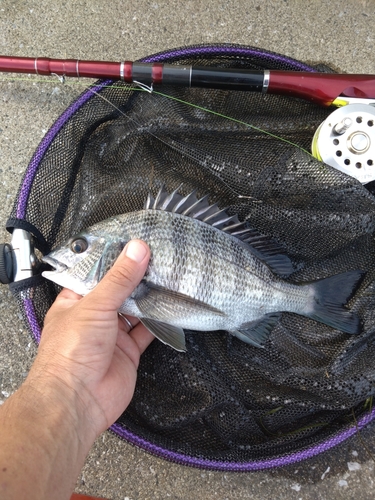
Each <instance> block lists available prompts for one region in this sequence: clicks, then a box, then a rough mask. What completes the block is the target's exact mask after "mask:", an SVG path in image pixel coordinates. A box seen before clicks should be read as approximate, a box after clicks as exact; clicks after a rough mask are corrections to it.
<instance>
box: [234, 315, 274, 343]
mask: <svg viewBox="0 0 375 500" xmlns="http://www.w3.org/2000/svg"><path fill="white" fill-rule="evenodd" d="M279 318H280V313H275V314H267V315H266V316H263V318H261V319H260V320H258V321H251V322H249V323H244V324H243V325H241V326H240V328H238V329H237V330H232V331H231V332H230V333H231V334H232V335H234V336H235V337H237V338H239V339H240V340H242V341H243V342H246V343H247V344H251V345H253V346H255V347H263V344H264V342H265V341H266V340H267V339H268V337H269V336H270V334H271V331H272V329H273V327H274V326H275V325H276V323H277V322H278V320H279Z"/></svg>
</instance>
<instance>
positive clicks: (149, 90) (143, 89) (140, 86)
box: [0, 75, 313, 158]
mask: <svg viewBox="0 0 375 500" xmlns="http://www.w3.org/2000/svg"><path fill="white" fill-rule="evenodd" d="M55 76H56V78H58V80H59V83H60V84H63V85H65V86H68V87H74V86H83V85H84V83H83V82H79V81H77V82H69V83H66V81H65V80H62V79H61V77H60V76H59V75H55ZM7 81H8V82H28V83H31V81H32V82H33V83H51V84H52V83H56V82H54V81H52V80H41V79H34V78H33V79H32V80H30V78H0V82H7ZM136 85H138V87H132V86H131V85H128V87H126V88H128V89H129V90H133V91H138V92H147V93H148V94H155V95H159V96H161V97H165V98H166V99H170V100H173V101H175V102H178V103H180V104H184V105H186V106H190V107H192V108H195V109H198V110H200V111H204V112H205V113H209V114H212V115H214V116H218V117H220V118H223V119H226V120H230V121H232V122H234V123H238V124H239V125H244V126H246V127H249V128H251V129H253V130H255V131H257V132H260V133H262V134H265V135H268V136H269V137H272V138H274V139H277V140H279V141H282V142H285V143H286V144H289V145H290V146H293V147H295V148H297V149H299V150H300V151H303V152H304V153H306V154H308V155H309V156H311V157H312V158H313V155H312V154H311V152H309V151H308V150H307V149H304V148H303V147H301V146H299V145H298V144H296V143H294V142H292V141H289V140H288V139H285V138H283V137H280V136H278V135H277V134H274V133H272V132H268V131H267V130H264V129H262V128H260V127H256V126H255V125H252V124H251V123H248V122H245V121H243V120H238V119H237V118H233V117H231V116H228V115H225V114H223V113H218V112H217V111H213V110H212V109H209V108H206V107H205V106H201V105H199V104H194V103H192V102H190V101H186V100H184V99H180V98H178V97H174V96H171V95H169V94H166V93H164V92H160V91H157V90H154V89H153V88H152V87H148V86H147V88H146V87H145V86H144V85H143V84H140V83H138V82H137V83H136ZM106 87H111V88H114V89H123V88H124V86H118V85H115V84H114V85H105V86H103V89H104V88H106ZM88 90H89V91H91V89H90V87H88ZM93 93H95V94H96V95H98V96H100V97H101V98H102V99H104V100H105V101H107V102H108V104H110V105H111V106H113V108H114V109H117V110H118V111H119V112H120V113H122V114H123V115H124V116H126V117H127V118H128V119H129V120H133V121H134V123H136V124H137V125H138V126H139V123H138V122H137V121H136V120H135V119H134V118H130V117H129V116H127V115H126V114H125V113H123V112H122V111H121V110H120V109H119V108H118V107H117V106H115V105H114V104H113V103H111V102H110V101H109V100H108V99H106V98H104V97H103V96H102V95H100V93H98V92H93ZM147 133H149V134H150V135H152V136H154V137H155V138H156V139H158V140H160V141H161V142H164V141H163V140H162V139H160V138H159V137H157V136H155V135H154V134H152V133H151V132H147ZM165 144H167V145H168V143H165ZM169 146H170V147H172V146H171V145H170V144H169Z"/></svg>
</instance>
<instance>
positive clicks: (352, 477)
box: [0, 0, 375, 500]
mask: <svg viewBox="0 0 375 500" xmlns="http://www.w3.org/2000/svg"><path fill="white" fill-rule="evenodd" d="M374 25H375V12H374V2H373V1H371V0H346V2H342V1H339V0H332V1H331V2H327V1H322V0H315V1H311V2H306V1H303V0H284V1H280V0H263V1H260V0H226V1H224V0H205V1H204V2H203V1H202V2H200V1H199V0H185V1H183V2H182V1H181V0H169V1H168V0H159V1H152V0H151V1H148V2H147V1H145V0H137V1H134V0H130V1H124V0H113V1H108V2H103V1H98V0H77V1H74V0H66V1H64V2H56V1H53V0H44V1H43V2H36V1H31V0H19V1H16V0H13V1H12V0H0V53H1V54H4V55H14V56H40V57H43V56H45V57H71V58H80V59H102V60H106V59H107V60H122V59H124V58H127V59H138V58H140V57H143V56H145V55H147V54H151V53H154V52H156V51H159V50H163V49H167V48H173V47H178V46H181V45H186V44H193V43H207V42H231V43H243V44H249V45H255V46H258V47H261V48H265V49H269V50H273V51H276V52H280V53H283V54H286V55H288V56H291V57H294V58H297V59H301V60H304V61H306V62H324V63H328V64H330V65H333V66H334V67H335V68H337V69H340V70H341V71H346V72H357V73H360V72H362V73H374V72H375V67H374V39H375V34H374ZM84 86H85V83H84V82H76V83H74V82H69V83H67V84H65V85H61V84H60V83H59V82H58V80H57V79H56V80H54V79H49V80H46V82H45V83H41V82H40V78H29V77H26V76H24V77H22V78H19V79H16V80H14V79H10V76H9V75H4V76H2V75H0V158H1V161H0V174H1V177H0V241H9V239H10V238H9V235H8V234H7V233H6V231H5V229H4V227H5V222H6V219H7V217H8V215H9V213H10V210H11V206H12V203H13V201H14V198H15V195H16V191H17V189H18V186H19V183H20V179H21V176H22V174H23V172H24V170H25V168H26V166H27V164H28V161H29V159H30V157H31V155H32V153H33V151H34V149H35V148H36V147H37V145H38V143H39V141H40V140H41V139H42V137H43V135H44V134H45V132H46V131H47V130H48V129H49V127H50V126H51V125H52V123H53V122H54V120H55V119H56V118H57V117H58V116H59V114H60V113H61V112H62V111H63V110H64V109H65V108H66V107H67V106H68V104H69V103H70V102H71V100H73V99H74V98H75V97H76V96H77V95H78V94H80V92H81V91H82V90H83V88H84ZM35 352H36V348H35V345H34V344H33V342H32V340H31V338H30V336H29V334H28V333H27V331H26V328H25V325H24V324H23V322H22V320H21V317H20V314H19V311H18V309H17V306H16V304H15V302H14V300H13V299H12V296H11V294H10V293H9V291H8V289H7V287H5V286H2V287H0V402H3V401H4V400H5V399H6V398H7V397H8V396H9V395H10V394H11V393H12V392H13V391H14V390H15V389H16V388H17V387H18V386H19V385H20V383H21V382H22V380H23V379H24V377H25V376H26V374H27V371H28V369H29V367H30V364H31V363H32V360H33V358H34V356H35ZM364 443H366V447H365V446H364ZM369 452H371V453H372V454H374V453H375V447H374V426H369V427H368V428H366V429H365V430H364V431H362V432H361V434H360V435H359V436H358V435H357V436H355V437H353V438H352V439H350V440H348V441H346V442H345V443H344V444H342V445H341V446H339V447H336V448H335V449H334V450H332V451H330V452H327V453H325V454H323V455H320V456H319V457H316V458H314V459H311V460H308V461H306V462H303V463H300V464H295V465H293V466H289V467H286V468H283V469H278V470H272V471H262V472H256V473H246V474H245V473H223V472H210V471H203V470H198V469H191V468H188V467H184V466H180V465H176V464H172V463H169V462H166V461H164V460H162V459H159V458H156V457H154V456H151V455H148V454H147V453H145V452H144V451H142V450H139V449H136V448H134V447H133V446H131V445H129V444H127V443H125V442H123V441H121V440H120V439H119V438H117V437H116V436H114V435H112V434H110V433H109V432H107V433H105V434H103V435H102V436H101V437H100V438H99V439H98V440H97V442H96V444H95V446H94V447H93V449H92V452H91V454H90V456H89V457H88V459H87V462H86V464H85V466H84V469H83V471H82V474H81V476H80V478H79V481H78V483H77V492H81V493H86V494H93V495H97V496H101V497H106V498H109V499H112V500H120V499H121V500H124V499H131V500H135V499H141V500H145V499H166V498H171V499H190V498H202V499H214V498H215V499H216V498H218V499H223V500H224V499H237V498H238V499H240V498H246V499H258V498H265V499H274V498H279V499H286V498H288V499H296V500H299V499H301V500H308V499H349V498H356V499H357V500H361V499H369V498H373V497H374V496H375V495H374V494H373V476H374V460H373V456H374V455H370V454H369ZM348 464H349V465H348Z"/></svg>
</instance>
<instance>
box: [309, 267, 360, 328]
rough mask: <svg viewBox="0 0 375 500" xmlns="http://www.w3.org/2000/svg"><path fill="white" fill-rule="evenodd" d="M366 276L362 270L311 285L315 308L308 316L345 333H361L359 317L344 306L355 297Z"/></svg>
mask: <svg viewBox="0 0 375 500" xmlns="http://www.w3.org/2000/svg"><path fill="white" fill-rule="evenodd" d="M364 274H365V273H364V272H363V271H360V270H356V271H348V272H346V273H341V274H336V275H335V276H330V277H329V278H325V279H322V280H319V281H316V282H314V283H311V285H310V286H312V287H313V291H314V297H313V307H312V311H311V310H310V312H308V313H307V314H306V316H308V317H309V318H312V319H314V320H316V321H319V322H321V323H325V324H326V325H328V326H331V327H333V328H337V329H338V330H341V331H342V332H345V333H350V334H357V333H359V332H360V330H361V324H360V319H359V317H358V316H357V315H356V314H355V313H353V312H352V311H350V310H348V309H346V308H345V307H344V306H345V305H346V304H347V302H348V301H349V300H350V299H351V297H352V296H353V295H354V292H355V291H356V289H357V287H358V285H359V283H360V281H361V279H362V278H363V276H364Z"/></svg>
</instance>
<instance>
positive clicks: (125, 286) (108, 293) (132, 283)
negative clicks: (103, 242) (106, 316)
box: [89, 240, 150, 311]
mask: <svg viewBox="0 0 375 500" xmlns="http://www.w3.org/2000/svg"><path fill="white" fill-rule="evenodd" d="M149 259H150V249H149V247H148V246H147V244H146V243H145V242H144V241H141V240H131V241H129V243H128V244H127V245H126V246H125V248H124V249H123V251H122V252H121V254H120V255H119V256H118V258H117V260H116V262H115V263H114V265H113V267H112V268H111V269H110V270H109V271H108V273H107V274H106V275H105V276H104V278H103V279H102V280H101V281H100V282H99V283H98V285H97V286H96V287H95V288H94V290H93V291H92V292H90V294H89V296H90V301H91V305H93V303H97V304H100V309H102V310H103V309H105V310H109V311H111V310H113V311H117V309H118V308H119V307H120V306H121V304H122V303H123V302H124V300H125V299H127V298H128V297H129V295H130V294H131V293H132V291H133V290H134V288H135V287H136V286H137V285H138V284H139V282H140V281H141V279H142V278H143V276H144V274H145V272H146V268H147V264H148V261H149Z"/></svg>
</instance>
